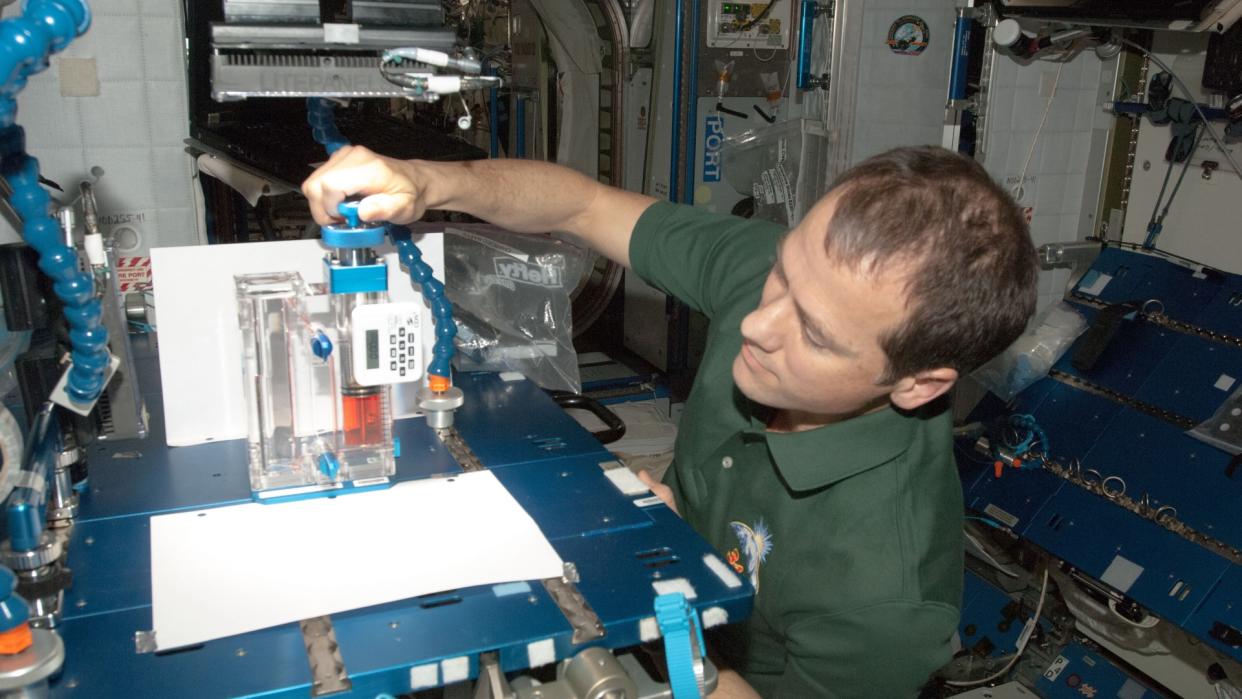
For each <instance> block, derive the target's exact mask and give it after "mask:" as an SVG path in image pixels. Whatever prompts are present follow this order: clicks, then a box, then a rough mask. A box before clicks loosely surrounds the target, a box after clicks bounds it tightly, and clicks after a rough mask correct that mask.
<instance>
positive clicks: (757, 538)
mask: <svg viewBox="0 0 1242 699" xmlns="http://www.w3.org/2000/svg"><path fill="white" fill-rule="evenodd" d="M729 527H730V528H731V529H733V534H734V535H735V536H737V543H738V547H739V548H740V549H741V555H738V554H739V552H738V549H734V550H732V551H729V553H728V559H729V564H730V565H732V566H733V569H734V570H736V571H737V572H739V573H746V574H748V575H750V584H751V586H752V587H754V588H755V592H758V591H759V567H760V566H762V565H763V562H764V561H765V560H767V558H768V554H769V553H771V552H772V534H771V533H770V532H768V525H767V523H766V522H764V521H763V518H762V517H760V518H759V521H758V522H756V523H755V525H754V527H751V526H750V525H749V524H746V523H745V522H730V523H729ZM743 555H744V556H745V557H746V567H745V569H743V568H742V565H741V563H740V558H741V557H742V556H743Z"/></svg>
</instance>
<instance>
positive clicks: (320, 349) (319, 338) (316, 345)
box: [311, 330, 332, 362]
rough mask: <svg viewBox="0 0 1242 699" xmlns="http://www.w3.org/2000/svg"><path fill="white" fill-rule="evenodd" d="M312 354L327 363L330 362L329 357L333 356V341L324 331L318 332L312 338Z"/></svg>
mask: <svg viewBox="0 0 1242 699" xmlns="http://www.w3.org/2000/svg"><path fill="white" fill-rule="evenodd" d="M311 354H313V355H315V356H316V357H319V358H320V359H322V360H323V361H325V362H326V361H328V357H330V356H332V340H330V339H328V336H327V335H325V334H324V332H323V331H322V330H320V331H319V332H316V333H315V336H314V337H313V338H311Z"/></svg>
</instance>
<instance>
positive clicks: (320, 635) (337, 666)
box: [298, 616, 353, 697]
mask: <svg viewBox="0 0 1242 699" xmlns="http://www.w3.org/2000/svg"><path fill="white" fill-rule="evenodd" d="M298 626H300V627H301V628H302V643H303V644H304V645H305V646H306V660H307V661H308V662H309V663H310V669H311V696H316V697H320V696H323V695H325V694H334V693H336V692H346V691H349V690H350V689H352V688H353V683H352V682H350V681H349V673H347V672H346V671H345V661H344V660H343V659H342V658H341V647H340V646H339V645H337V642H336V631H335V630H333V628H332V619H331V618H330V617H327V616H317V617H315V618H313V619H303V620H302V621H299V622H298Z"/></svg>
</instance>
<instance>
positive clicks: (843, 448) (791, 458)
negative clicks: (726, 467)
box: [747, 404, 921, 491]
mask: <svg viewBox="0 0 1242 699" xmlns="http://www.w3.org/2000/svg"><path fill="white" fill-rule="evenodd" d="M752 405H753V404H752ZM755 407H756V409H755V410H753V411H752V413H751V429H750V430H747V431H748V432H754V431H758V432H762V433H763V434H764V436H765V438H766V439H767V443H768V451H769V452H770V453H771V454H772V461H773V462H774V463H775V464H776V469H777V470H778V471H779V472H780V474H781V477H782V478H783V479H784V480H785V482H786V483H787V484H788V485H789V487H790V488H792V489H793V490H795V491H801V490H815V489H817V488H823V487H826V486H829V485H832V484H834V483H837V482H839V481H842V480H845V479H846V478H849V477H850V476H854V475H857V474H859V473H862V472H863V471H867V470H870V469H873V468H875V467H876V466H880V465H881V464H886V463H888V462H890V461H892V460H893V459H895V458H897V457H899V456H901V455H902V454H904V453H905V452H906V450H907V449H909V447H910V442H911V440H912V439H913V437H914V431H915V429H916V427H917V424H918V421H919V420H920V419H921V418H920V417H918V416H917V415H912V414H907V413H901V412H898V411H897V410H894V409H893V408H892V406H889V407H886V408H884V409H883V410H877V411H876V412H874V413H868V414H866V415H860V416H858V417H855V418H850V419H849V420H845V421H842V422H836V423H833V424H831V425H824V426H823V427H817V428H815V429H813V430H806V431H804V432H768V431H767V418H768V417H769V416H770V415H771V412H770V411H769V410H768V409H766V408H762V407H760V406H755Z"/></svg>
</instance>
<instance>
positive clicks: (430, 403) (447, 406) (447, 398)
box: [418, 386, 466, 430]
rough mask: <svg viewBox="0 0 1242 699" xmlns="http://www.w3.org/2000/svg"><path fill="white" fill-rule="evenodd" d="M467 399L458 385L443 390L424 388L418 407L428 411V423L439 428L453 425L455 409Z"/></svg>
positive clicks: (420, 393) (419, 395) (420, 394)
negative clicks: (435, 390)
mask: <svg viewBox="0 0 1242 699" xmlns="http://www.w3.org/2000/svg"><path fill="white" fill-rule="evenodd" d="M465 401H466V396H465V394H464V393H462V392H461V389H460V388H458V387H456V386H453V387H452V388H449V390H447V391H443V392H434V391H432V390H430V389H428V388H423V389H422V390H421V391H420V392H419V394H418V407H419V408H422V410H423V412H425V413H427V425H428V426H429V427H431V428H432V429H437V430H443V429H448V428H449V427H452V426H453V411H455V410H457V409H458V408H460V407H461V405H462V403H464V402H465Z"/></svg>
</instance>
